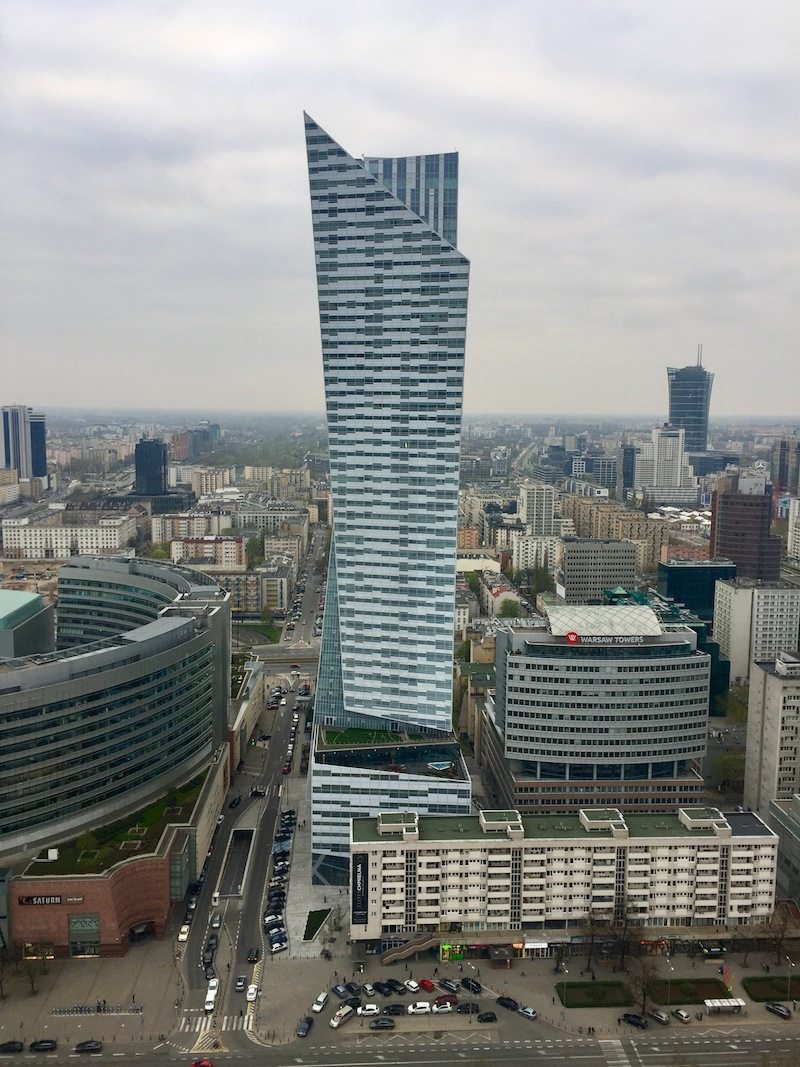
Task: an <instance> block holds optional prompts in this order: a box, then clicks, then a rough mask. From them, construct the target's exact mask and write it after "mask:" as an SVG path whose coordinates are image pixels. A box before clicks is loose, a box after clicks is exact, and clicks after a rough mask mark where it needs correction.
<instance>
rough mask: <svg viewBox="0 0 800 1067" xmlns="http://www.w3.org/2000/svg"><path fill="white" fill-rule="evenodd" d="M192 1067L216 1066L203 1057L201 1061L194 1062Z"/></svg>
mask: <svg viewBox="0 0 800 1067" xmlns="http://www.w3.org/2000/svg"><path fill="white" fill-rule="evenodd" d="M192 1067H214V1064H213V1063H212V1062H211V1060H209V1059H206V1057H205V1056H201V1057H200V1059H199V1060H192Z"/></svg>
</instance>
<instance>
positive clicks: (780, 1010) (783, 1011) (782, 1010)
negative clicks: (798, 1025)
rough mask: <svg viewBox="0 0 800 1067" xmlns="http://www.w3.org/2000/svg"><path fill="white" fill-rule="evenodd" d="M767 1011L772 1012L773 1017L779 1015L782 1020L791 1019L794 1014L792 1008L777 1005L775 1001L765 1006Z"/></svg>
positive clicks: (770, 1001) (768, 1002)
mask: <svg viewBox="0 0 800 1067" xmlns="http://www.w3.org/2000/svg"><path fill="white" fill-rule="evenodd" d="M764 1007H765V1008H766V1009H767V1011H771V1012H772V1014H773V1015H777V1016H778V1017H779V1018H781V1019H791V1017H792V1012H791V1009H790V1008H787V1007H786V1005H785V1004H776V1003H775V1001H773V1000H769V1001H767V1003H766V1004H765V1005H764Z"/></svg>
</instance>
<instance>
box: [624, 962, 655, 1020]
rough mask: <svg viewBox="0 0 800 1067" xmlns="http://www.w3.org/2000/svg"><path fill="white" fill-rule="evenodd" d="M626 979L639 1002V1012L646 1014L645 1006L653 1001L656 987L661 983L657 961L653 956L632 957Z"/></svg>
mask: <svg viewBox="0 0 800 1067" xmlns="http://www.w3.org/2000/svg"><path fill="white" fill-rule="evenodd" d="M628 977H629V978H630V983H631V986H632V987H633V995H634V996H635V997H636V999H637V1001H638V1002H639V1011H640V1013H641V1014H642V1015H645V1014H646V1013H647V1005H648V1003H650V1002H651V1001H652V1000H653V994H654V993H655V988H656V985H657V984H658V983H659V982H660V981H661V979H660V978H659V976H658V960H657V958H656V957H655V956H632V957H631V960H630V964H629V967H628Z"/></svg>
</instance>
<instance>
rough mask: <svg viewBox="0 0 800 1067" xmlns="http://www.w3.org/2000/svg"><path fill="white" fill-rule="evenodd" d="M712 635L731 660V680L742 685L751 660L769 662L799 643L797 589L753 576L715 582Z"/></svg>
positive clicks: (786, 583) (799, 607) (799, 601)
mask: <svg viewBox="0 0 800 1067" xmlns="http://www.w3.org/2000/svg"><path fill="white" fill-rule="evenodd" d="M714 636H715V638H716V639H717V641H719V646H720V648H721V650H722V654H723V655H724V656H726V657H727V658H728V659H729V660H730V661H731V683H732V684H733V685H746V684H747V681H748V679H749V677H750V671H751V667H752V664H753V663H754V662H755V661H758V662H760V663H761V662H767V661H771V660H774V659H775V657H776V656H777V655H778V653H779V652H784V651H789V652H792V651H794V650H795V649H797V648H798V647H799V646H800V589H799V588H797V587H796V586H793V585H790V584H789V583H788V582H760V581H758V580H756V579H755V578H734V579H732V580H730V581H718V582H717V583H716V586H715V593H714Z"/></svg>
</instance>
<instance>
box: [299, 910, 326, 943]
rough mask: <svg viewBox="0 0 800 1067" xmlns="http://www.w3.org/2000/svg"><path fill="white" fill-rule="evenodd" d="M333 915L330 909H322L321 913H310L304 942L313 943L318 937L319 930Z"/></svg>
mask: <svg viewBox="0 0 800 1067" xmlns="http://www.w3.org/2000/svg"><path fill="white" fill-rule="evenodd" d="M330 913H331V909H330V908H320V910H319V911H310V912H309V913H308V918H307V919H306V932H305V933H304V934H303V940H304V941H311V940H312V939H313V938H314V937H316V935H317V933H318V932H319V928H320V927H321V926H322V924H323V923H324V922H325V920H326V919H327V918H328V916H329V915H330Z"/></svg>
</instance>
